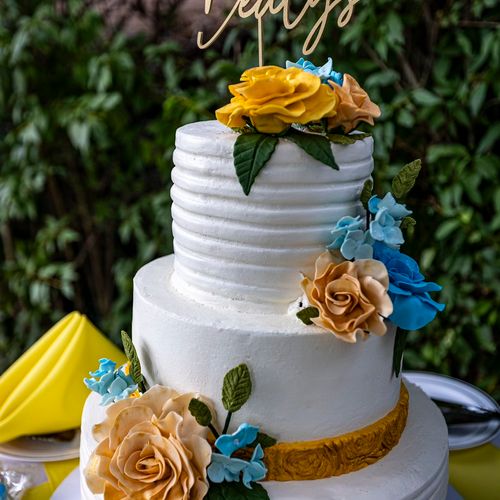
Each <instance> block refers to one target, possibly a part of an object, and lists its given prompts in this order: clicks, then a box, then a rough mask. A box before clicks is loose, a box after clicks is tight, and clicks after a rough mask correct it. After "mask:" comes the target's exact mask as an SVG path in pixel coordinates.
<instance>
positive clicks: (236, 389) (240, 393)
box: [222, 364, 252, 413]
mask: <svg viewBox="0 0 500 500" xmlns="http://www.w3.org/2000/svg"><path fill="white" fill-rule="evenodd" d="M251 392H252V379H251V377H250V371H249V370H248V366H247V365H245V364H241V365H238V366H236V367H235V368H233V369H232V370H229V372H228V373H226V376H225V377H224V384H223V386H222V404H223V405H224V408H225V409H226V410H227V411H229V412H231V413H234V412H236V411H238V410H239V409H240V408H241V407H242V406H243V405H244V404H245V403H246V402H247V401H248V398H249V397H250V394H251Z"/></svg>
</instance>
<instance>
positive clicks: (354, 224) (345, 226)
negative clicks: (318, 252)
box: [326, 215, 365, 250]
mask: <svg viewBox="0 0 500 500" xmlns="http://www.w3.org/2000/svg"><path fill="white" fill-rule="evenodd" d="M364 224H365V222H364V221H363V220H362V219H361V217H360V216H359V215H358V216H357V217H351V216H349V215H346V216H345V217H342V219H340V220H339V221H338V222H337V225H336V226H335V229H334V230H333V231H332V237H333V242H332V243H330V245H328V246H327V247H326V248H328V249H329V250H337V249H339V248H340V247H342V244H343V243H344V240H345V238H346V236H347V233H348V232H349V231H357V230H359V229H362V228H363V226H364Z"/></svg>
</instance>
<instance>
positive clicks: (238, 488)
mask: <svg viewBox="0 0 500 500" xmlns="http://www.w3.org/2000/svg"><path fill="white" fill-rule="evenodd" d="M251 486H252V489H250V488H247V487H246V486H245V485H244V484H243V483H237V482H231V483H226V482H224V483H210V489H209V490H208V493H207V495H206V496H205V500H269V495H268V494H267V491H266V490H265V488H264V487H263V486H262V485H261V484H260V483H251Z"/></svg>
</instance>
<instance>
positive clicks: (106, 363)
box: [89, 358, 116, 377]
mask: <svg viewBox="0 0 500 500" xmlns="http://www.w3.org/2000/svg"><path fill="white" fill-rule="evenodd" d="M115 367H116V363H115V362H114V361H111V360H110V359H108V358H101V359H100V360H99V368H98V369H97V370H96V371H95V372H89V375H90V376H91V377H102V376H103V375H104V374H105V373H110V372H114V371H115Z"/></svg>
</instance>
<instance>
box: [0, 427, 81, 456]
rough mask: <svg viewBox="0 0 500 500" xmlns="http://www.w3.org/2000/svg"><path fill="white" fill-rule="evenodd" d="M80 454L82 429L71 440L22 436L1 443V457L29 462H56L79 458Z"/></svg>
mask: <svg viewBox="0 0 500 500" xmlns="http://www.w3.org/2000/svg"><path fill="white" fill-rule="evenodd" d="M79 454H80V431H79V430H78V431H76V433H75V436H74V438H73V439H72V440H71V441H56V440H45V439H39V438H32V437H29V436H26V437H20V438H17V439H14V440H12V441H9V442H7V443H0V457H4V458H7V459H9V460H21V461H27V462H56V461H59V460H70V459H72V458H77V457H78V456H79Z"/></svg>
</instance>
